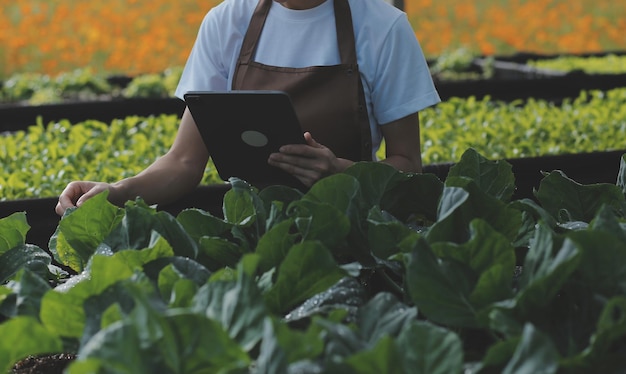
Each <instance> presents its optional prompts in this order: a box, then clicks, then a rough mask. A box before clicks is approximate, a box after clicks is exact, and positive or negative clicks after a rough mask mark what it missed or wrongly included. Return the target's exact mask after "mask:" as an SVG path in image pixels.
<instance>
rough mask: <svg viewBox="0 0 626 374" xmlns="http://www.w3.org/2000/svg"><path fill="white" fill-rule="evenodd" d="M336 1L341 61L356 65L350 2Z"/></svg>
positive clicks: (336, 22)
mask: <svg viewBox="0 0 626 374" xmlns="http://www.w3.org/2000/svg"><path fill="white" fill-rule="evenodd" d="M327 1H333V0H327ZM334 2H335V26H336V28H337V44H339V55H340V56H341V63H342V64H344V65H356V61H357V60H356V42H355V40H354V28H353V26H352V12H351V11H350V4H348V0H334Z"/></svg>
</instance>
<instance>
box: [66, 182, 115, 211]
mask: <svg viewBox="0 0 626 374" xmlns="http://www.w3.org/2000/svg"><path fill="white" fill-rule="evenodd" d="M110 188H111V185H110V184H108V183H103V182H90V181H75V182H70V183H69V184H68V185H67V187H65V189H64V190H63V192H62V193H61V195H60V196H59V202H58V203H57V206H56V208H55V211H56V213H57V214H58V215H60V216H62V215H63V214H64V213H65V210H66V209H67V208H71V207H79V206H81V204H82V203H84V202H85V201H87V200H88V199H90V198H92V197H94V196H95V195H97V194H98V193H100V192H103V191H105V190H109V189H110Z"/></svg>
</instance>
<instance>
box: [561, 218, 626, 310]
mask: <svg viewBox="0 0 626 374" xmlns="http://www.w3.org/2000/svg"><path fill="white" fill-rule="evenodd" d="M568 238H569V239H571V240H572V241H574V242H575V243H576V244H577V246H578V248H579V249H580V251H581V255H582V256H581V260H580V266H579V267H578V270H579V272H580V274H579V276H580V281H581V282H583V283H584V284H585V285H587V286H588V287H590V288H591V289H593V290H594V292H595V293H596V294H599V295H603V296H604V297H607V298H609V297H612V296H616V295H625V294H626V266H624V264H626V230H624V229H622V228H621V227H620V225H619V222H618V220H617V217H615V215H614V214H613V212H612V211H611V210H610V209H609V208H608V207H607V206H605V207H604V208H603V209H601V211H600V213H599V215H598V216H597V218H596V219H595V220H594V221H593V224H592V225H591V226H590V227H589V229H588V230H584V231H575V232H572V233H570V234H569V235H568Z"/></svg>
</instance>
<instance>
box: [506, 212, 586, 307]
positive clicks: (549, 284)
mask: <svg viewBox="0 0 626 374" xmlns="http://www.w3.org/2000/svg"><path fill="white" fill-rule="evenodd" d="M580 262H581V251H580V249H579V247H578V246H577V245H576V244H575V243H574V242H573V241H572V240H570V239H567V238H566V239H565V240H558V238H555V234H554V233H553V232H552V231H551V230H550V229H549V228H546V227H545V225H543V224H541V223H540V224H539V225H538V228H537V232H536V235H535V238H534V240H533V242H532V245H531V247H530V249H529V251H528V254H527V255H526V258H525V261H524V267H523V268H524V271H523V273H522V277H521V278H520V282H519V286H520V290H519V292H518V294H517V295H516V302H517V305H518V306H519V307H520V308H521V310H522V311H524V312H526V313H528V312H531V311H533V310H535V311H536V310H538V309H541V308H542V307H545V306H546V305H548V304H549V303H550V301H551V300H552V299H553V298H554V297H555V295H556V294H557V293H558V292H559V290H560V289H561V287H562V286H563V284H565V282H567V280H568V279H569V277H570V276H571V274H572V273H573V272H574V271H575V270H576V269H577V268H578V266H579V264H580Z"/></svg>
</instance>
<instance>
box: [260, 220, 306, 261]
mask: <svg viewBox="0 0 626 374" xmlns="http://www.w3.org/2000/svg"><path fill="white" fill-rule="evenodd" d="M293 226H294V221H293V219H288V220H285V221H282V222H280V223H278V224H276V225H274V226H273V227H272V228H271V229H269V230H268V231H267V232H266V233H265V235H263V236H262V237H261V239H259V242H258V244H257V247H256V251H255V252H256V254H258V255H259V257H260V259H259V270H260V271H261V272H263V273H264V272H266V271H269V270H270V269H271V268H273V267H277V266H278V265H280V263H281V262H282V260H283V259H284V258H285V256H286V255H287V252H288V251H289V248H291V247H292V246H293V245H294V243H295V242H296V240H297V239H298V237H299V235H297V234H295V233H292V230H293Z"/></svg>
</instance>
